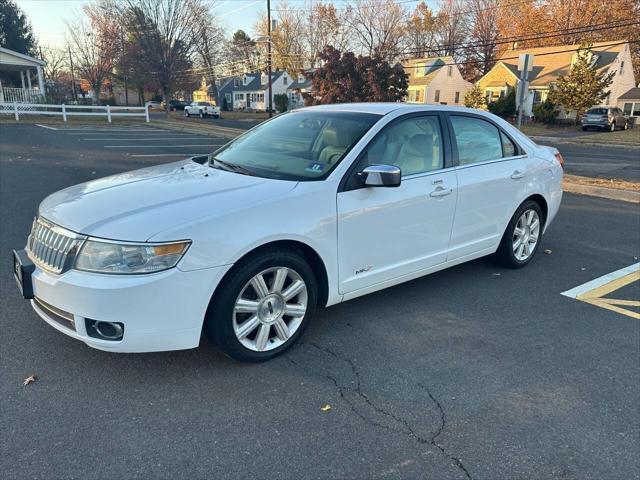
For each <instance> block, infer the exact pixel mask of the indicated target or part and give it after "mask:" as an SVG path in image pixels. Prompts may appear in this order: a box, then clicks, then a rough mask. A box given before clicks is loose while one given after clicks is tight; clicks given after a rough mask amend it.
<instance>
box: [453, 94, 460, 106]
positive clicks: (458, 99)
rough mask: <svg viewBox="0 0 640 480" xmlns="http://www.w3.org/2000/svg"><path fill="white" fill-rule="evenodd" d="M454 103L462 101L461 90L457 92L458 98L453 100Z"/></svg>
mask: <svg viewBox="0 0 640 480" xmlns="http://www.w3.org/2000/svg"><path fill="white" fill-rule="evenodd" d="M453 103H460V92H456V99H455V100H454V101H453Z"/></svg>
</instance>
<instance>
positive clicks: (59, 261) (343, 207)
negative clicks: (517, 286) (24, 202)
mask: <svg viewBox="0 0 640 480" xmlns="http://www.w3.org/2000/svg"><path fill="white" fill-rule="evenodd" d="M562 176H563V168H562V157H561V156H560V154H559V153H558V151H557V150H556V149H554V148H550V147H544V146H538V145H536V144H535V143H534V142H532V141H531V140H530V139H529V138H527V137H526V136H525V135H523V134H522V133H520V132H519V131H518V130H516V129H514V128H513V127H512V126H511V125H510V124H508V123H507V122H505V121H503V120H501V119H500V118H498V117H495V116H493V115H491V114H489V113H486V112H481V111H477V110H470V109H465V108H457V107H445V106H436V105H434V106H409V105H406V104H401V103H393V104H366V103H363V104H345V105H330V106H319V107H311V108H303V109H299V110H296V111H294V112H290V113H285V114H283V115H280V116H277V117H275V118H274V119H272V120H270V121H267V122H264V123H262V124H261V125H259V126H257V127H255V128H253V129H252V130H250V131H248V132H247V133H245V134H243V135H242V136H240V137H238V138H237V139H235V140H234V141H232V142H230V143H229V144H227V145H225V146H224V147H222V148H220V149H219V150H218V151H216V152H214V153H212V154H211V155H208V156H202V157H194V158H189V159H185V160H182V161H179V162H175V163H169V164H164V165H159V166H155V167H151V168H145V169H142V170H137V171H133V172H129V173H122V174H118V175H114V176H111V177H107V178H103V179H99V180H94V181H90V182H87V183H83V184H80V185H76V186H72V187H69V188H66V189H64V190H61V191H59V192H57V193H54V194H52V195H50V196H49V197H47V198H46V199H45V200H44V201H43V202H42V203H41V204H40V207H39V210H38V212H37V216H36V217H35V219H34V221H33V227H32V229H31V233H30V235H29V236H28V239H27V245H26V247H25V249H24V250H19V251H15V252H14V267H15V277H16V280H17V282H18V286H19V288H20V291H21V292H22V295H23V296H24V297H25V298H27V299H29V300H30V303H31V306H32V307H33V309H34V310H35V312H36V313H37V314H38V315H39V316H40V317H41V318H42V319H43V320H44V321H45V322H47V323H48V324H49V325H51V326H52V327H53V328H55V329H57V330H59V331H60V332H62V333H64V334H66V335H69V336H71V337H73V338H76V339H78V340H81V341H83V342H85V343H86V344H87V345H89V346H91V347H94V348H98V349H101V350H107V351H111V352H151V351H163V350H177V349H187V348H194V347H196V346H198V344H199V342H200V338H201V334H202V332H203V330H204V333H205V334H206V335H207V336H208V337H209V338H211V339H212V340H213V341H214V342H215V343H216V344H217V345H218V346H219V348H220V349H222V350H223V351H224V352H226V353H227V354H228V355H230V356H231V357H233V358H235V359H238V360H242V361H262V360H267V359H269V358H272V357H274V356H276V355H278V354H280V353H282V352H283V351H284V350H285V349H287V348H288V347H290V346H291V345H292V344H293V343H295V342H296V340H297V339H298V338H300V336H301V335H302V333H303V331H304V330H305V328H306V327H307V325H308V324H309V322H310V321H311V318H312V316H313V314H314V311H315V310H316V308H317V307H318V306H331V305H335V304H337V303H340V302H344V301H346V300H350V299H352V298H356V297H359V296H361V295H365V294H368V293H371V292H375V291H377V290H381V289H384V288H387V287H390V286H392V285H397V284H399V283H402V282H406V281H409V280H412V279H415V278H417V277H421V276H423V275H427V274H430V273H433V272H436V271H438V270H442V269H444V268H447V267H451V266H453V265H457V264H460V263H463V262H467V261H469V260H473V259H476V258H479V257H482V256H485V255H494V256H495V258H496V259H497V260H499V261H500V262H502V263H503V264H504V265H506V266H509V267H513V268H518V267H523V266H525V265H527V264H528V263H529V262H530V261H531V260H532V259H533V258H534V255H535V254H536V252H537V251H538V250H539V248H540V242H541V239H542V234H543V233H544V232H545V230H546V228H547V227H548V226H549V224H550V223H551V221H552V220H553V219H554V217H555V215H556V213H557V211H558V208H559V206H560V201H561V198H562V189H561V184H562ZM428 295H429V293H428V292H425V298H428ZM398 301H401V299H398Z"/></svg>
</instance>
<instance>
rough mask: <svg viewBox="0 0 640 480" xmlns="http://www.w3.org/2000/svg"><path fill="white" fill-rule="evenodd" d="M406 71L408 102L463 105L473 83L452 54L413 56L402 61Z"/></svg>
mask: <svg viewBox="0 0 640 480" xmlns="http://www.w3.org/2000/svg"><path fill="white" fill-rule="evenodd" d="M403 67H404V71H405V72H406V73H407V75H408V82H409V88H408V89H407V103H431V104H440V105H462V104H463V103H464V96H465V94H466V93H467V91H468V90H469V89H471V88H472V87H473V85H472V84H471V83H470V82H467V81H466V80H465V79H464V78H462V75H461V74H460V70H458V66H457V65H455V62H454V60H453V58H451V57H430V58H415V59H413V60H408V61H406V62H405V63H404V64H403Z"/></svg>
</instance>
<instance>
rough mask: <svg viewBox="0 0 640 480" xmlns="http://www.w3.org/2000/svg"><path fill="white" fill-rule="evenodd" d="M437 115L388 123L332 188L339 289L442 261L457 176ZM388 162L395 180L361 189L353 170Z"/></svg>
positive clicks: (353, 288) (383, 279)
mask: <svg viewBox="0 0 640 480" xmlns="http://www.w3.org/2000/svg"><path fill="white" fill-rule="evenodd" d="M443 120H444V117H443V116H440V115H437V114H431V115H425V114H419V115H411V116H404V117H401V118H399V119H396V120H395V121H393V122H392V123H391V124H389V125H387V126H386V127H385V128H384V129H383V130H382V131H381V132H380V133H378V135H377V136H376V137H375V138H374V139H373V140H372V141H371V143H370V144H369V145H368V146H367V147H366V148H365V149H364V151H363V153H362V154H361V155H360V157H359V159H358V160H357V161H356V164H355V165H354V166H353V167H352V169H351V171H350V172H349V173H348V174H347V177H346V178H345V181H344V185H343V186H342V187H341V191H339V193H338V198H337V208H338V259H339V277H340V293H349V292H353V291H356V290H360V289H363V288H367V287H371V286H374V285H376V284H381V283H384V282H386V281H392V280H394V279H396V278H400V277H402V276H403V275H408V274H411V273H413V272H416V271H419V270H422V269H425V268H428V267H431V266H434V265H437V264H440V263H443V262H444V261H445V260H446V257H447V248H448V245H449V236H450V234H451V226H452V224H453V218H454V212H455V205H456V191H457V186H456V175H455V171H454V169H453V166H452V164H451V160H450V155H449V152H450V145H449V141H448V138H449V137H448V135H445V133H444V132H446V129H443V125H442V121H443ZM379 164H387V165H395V166H398V167H400V169H401V171H402V181H401V184H400V186H398V187H392V188H386V187H365V186H363V185H362V184H361V183H360V182H359V180H358V176H357V173H358V172H361V171H362V170H363V169H364V168H365V167H367V166H368V165H379Z"/></svg>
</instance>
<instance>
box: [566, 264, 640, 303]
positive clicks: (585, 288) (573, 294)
mask: <svg viewBox="0 0 640 480" xmlns="http://www.w3.org/2000/svg"><path fill="white" fill-rule="evenodd" d="M638 270H640V262H639V263H635V264H633V265H629V266H628V267H625V268H621V269H620V270H616V271H615V272H611V273H607V274H606V275H603V276H601V277H598V278H596V279H594V280H591V281H589V282H587V283H583V284H582V285H578V286H577V287H574V288H572V289H571V290H567V291H566V292H562V293H561V295H564V296H565V297H569V298H577V297H579V296H580V295H582V294H583V293H585V292H589V291H591V290H593V289H595V288H598V287H601V286H602V285H604V284H606V283H609V282H613V281H614V280H617V279H618V278H622V277H624V276H625V275H629V274H630V273H634V272H637V271H638Z"/></svg>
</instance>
